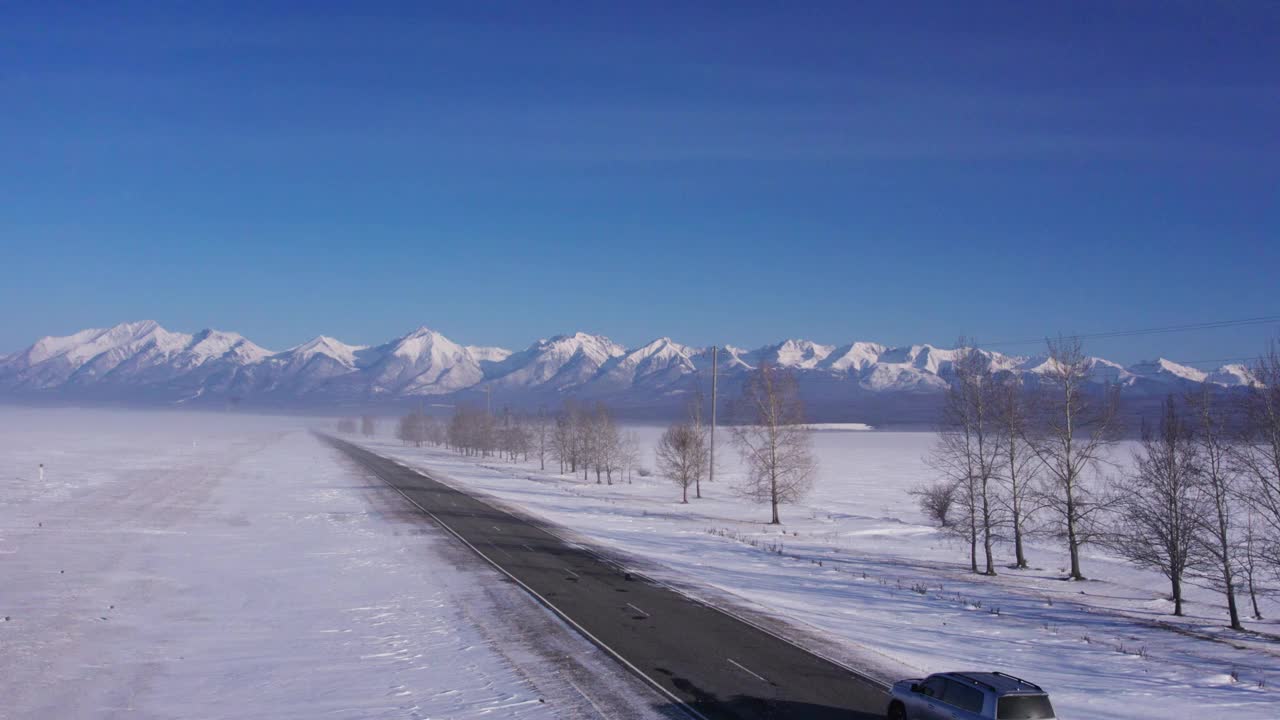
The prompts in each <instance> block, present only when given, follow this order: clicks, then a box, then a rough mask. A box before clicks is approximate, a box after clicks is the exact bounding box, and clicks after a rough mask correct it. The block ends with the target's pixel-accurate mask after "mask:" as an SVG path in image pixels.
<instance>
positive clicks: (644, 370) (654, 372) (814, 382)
mask: <svg viewBox="0 0 1280 720" xmlns="http://www.w3.org/2000/svg"><path fill="white" fill-rule="evenodd" d="M983 353H984V354H985V355H986V356H987V357H988V358H989V359H990V362H991V364H992V366H993V368H995V369H996V370H1000V371H1008V372H1012V373H1017V374H1021V375H1024V376H1026V377H1028V378H1030V379H1031V380H1032V381H1034V380H1035V379H1037V378H1038V376H1040V375H1042V374H1043V373H1044V372H1045V371H1046V370H1047V369H1049V367H1050V361H1049V360H1048V359H1047V358H1044V357H1018V356H1010V355H1004V354H1001V353H996V352H991V351H983ZM955 357H956V350H953V349H947V348H939V347H935V346H933V345H927V344H924V345H908V346H901V347H889V346H886V345H882V344H879V343H872V342H851V343H848V344H845V345H839V346H836V345H823V344H820V343H815V342H812V341H809V340H800V339H788V340H784V341H782V342H780V343H777V344H774V345H768V346H765V347H762V348H757V349H754V350H744V349H742V348H737V347H734V346H732V345H725V346H723V347H722V348H721V350H720V353H719V372H720V373H721V375H722V376H723V377H725V379H726V380H727V381H730V382H732V381H733V379H734V378H735V377H740V376H741V375H742V374H743V373H744V372H746V371H748V370H750V369H752V368H754V367H756V366H758V365H759V364H760V363H761V362H766V361H767V362H772V363H775V364H777V365H779V366H781V367H784V368H788V369H791V370H793V371H794V372H795V373H796V375H797V377H798V378H799V380H800V382H801V388H802V391H803V392H807V393H809V394H810V395H813V396H815V397H817V398H818V399H820V400H823V401H836V400H839V399H841V398H847V397H851V396H855V395H859V394H862V395H866V394H871V395H886V394H892V393H908V394H936V393H938V392H940V391H941V390H943V389H945V388H946V387H947V385H948V382H949V380H948V378H949V377H950V372H951V366H952V363H953V362H954V359H955ZM1091 360H1092V365H1093V369H1094V377H1093V379H1094V380H1095V381H1096V382H1098V383H1102V382H1109V383H1115V384H1118V385H1120V386H1121V387H1123V388H1127V389H1131V390H1132V391H1134V392H1138V393H1140V394H1141V393H1146V394H1156V393H1163V392H1168V391H1170V390H1171V389H1176V388H1183V387H1190V386H1195V385H1200V384H1206V383H1207V384H1210V385H1215V386H1221V387H1236V386H1241V385H1247V384H1249V383H1250V382H1252V378H1251V376H1250V374H1249V371H1248V369H1247V368H1245V367H1243V366H1241V365H1224V366H1223V367H1221V368H1218V369H1217V370H1214V371H1211V372H1206V371H1203V370H1198V369H1196V368H1192V367H1187V366H1185V365H1180V364H1178V363H1175V362H1172V361H1170V360H1166V359H1163V358H1160V359H1157V360H1153V361H1146V362H1141V363H1137V364H1135V365H1131V366H1128V367H1124V366H1122V365H1120V364H1118V363H1114V362H1111V361H1108V360H1105V359H1102V358H1092V359H1091ZM711 369H712V368H711V351H710V349H707V348H697V347H691V346H688V345H683V344H680V343H678V342H676V341H674V340H672V339H671V338H666V337H663V338H658V339H657V340H654V341H652V342H650V343H647V344H645V345H642V346H640V347H637V348H626V347H624V346H622V345H620V344H618V343H615V342H613V341H612V340H610V339H609V338H607V337H604V336H602V335H593V334H589V333H582V332H579V333H575V334H572V335H557V336H555V337H551V338H548V339H543V340H539V341H537V342H535V343H533V344H532V345H530V346H529V347H528V348H526V349H524V350H520V351H516V352H512V351H510V350H506V349H503V348H497V347H475V346H463V345H460V344H458V343H455V342H454V341H452V340H450V339H449V338H447V337H445V336H444V335H442V334H440V333H438V332H436V331H434V330H431V329H430V328H427V327H425V326H423V327H419V328H417V329H416V330H414V331H412V332H410V333H407V334H405V335H403V336H401V337H398V338H395V339H393V340H390V341H388V342H386V343H383V344H381V345H377V346H363V345H349V344H346V343H344V342H342V341H340V340H337V339H334V338H331V337H327V336H323V335H321V336H318V337H316V338H314V339H312V340H310V341H308V342H305V343H302V344H300V345H297V346H295V347H292V348H289V349H287V350H283V351H280V352H273V351H271V350H267V349H265V348H262V347H260V346H258V345H256V344H254V343H252V342H251V341H249V340H247V339H246V338H244V337H243V336H241V335H238V334H236V333H231V332H223V331H218V330H202V331H200V332H198V333H195V334H186V333H178V332H171V331H169V330H166V329H165V328H163V327H161V326H160V325H159V324H158V323H156V322H155V321H150V320H147V321H141V322H131V323H122V324H120V325H116V326H114V327H111V328H106V329H89V330H82V331H80V332H77V333H74V334H72V335H66V336H62V337H45V338H41V339H39V340H37V341H36V342H35V343H33V344H32V345H31V346H30V347H28V348H26V349H25V350H22V351H19V352H16V353H11V354H9V355H5V356H0V393H3V394H6V395H12V396H41V395H47V396H56V397H63V398H72V399H75V398H78V397H85V398H90V399H91V398H98V397H104V398H112V399H132V398H133V397H134V396H142V397H145V398H147V399H154V400H160V401H169V402H180V401H185V400H189V399H192V398H200V399H202V400H205V401H208V400H219V401H225V400H228V399H249V398H252V399H256V400H262V401H265V402H268V403H276V404H289V403H297V402H311V401H316V402H320V401H324V402H333V401H338V402H347V403H360V402H370V401H376V400H386V399H397V398H413V397H422V396H441V395H452V394H455V393H460V392H464V391H497V392H499V393H501V394H504V395H506V396H511V395H513V394H514V395H521V394H530V395H539V396H545V395H548V394H552V395H556V394H574V395H580V396H584V397H593V398H611V399H615V400H621V401H623V402H631V403H645V402H651V401H654V400H656V399H660V398H663V397H670V396H672V395H680V394H683V393H687V392H690V391H692V390H693V389H695V388H697V387H700V386H701V385H703V384H705V382H706V380H707V378H709V376H710V373H711Z"/></svg>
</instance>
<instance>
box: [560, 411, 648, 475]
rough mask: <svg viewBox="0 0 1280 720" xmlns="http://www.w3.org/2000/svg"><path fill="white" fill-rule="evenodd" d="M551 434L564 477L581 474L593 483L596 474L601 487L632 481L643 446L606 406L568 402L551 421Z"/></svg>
mask: <svg viewBox="0 0 1280 720" xmlns="http://www.w3.org/2000/svg"><path fill="white" fill-rule="evenodd" d="M543 417H545V415H544V416H543ZM548 431H549V432H548V438H547V440H548V441H547V444H546V447H547V451H548V454H549V455H550V457H551V458H553V459H555V460H556V461H557V462H559V464H560V472H561V473H562V474H563V473H575V474H576V473H579V472H581V473H582V478H583V479H584V480H589V479H590V478H591V475H592V473H594V475H595V481H596V482H597V483H599V484H605V483H607V484H609V485H612V484H613V482H614V480H615V479H617V480H619V481H621V480H623V479H624V478H625V479H626V481H627V482H631V480H632V473H633V471H634V469H635V467H636V466H637V465H638V464H639V462H640V444H639V442H638V440H637V439H636V436H635V434H634V433H625V434H624V433H623V432H622V431H621V430H620V428H619V427H618V423H617V421H616V420H615V419H614V416H613V412H612V411H611V410H610V409H609V408H608V406H606V405H605V404H603V403H595V404H594V405H583V404H579V403H576V402H573V401H571V400H570V401H566V402H565V403H564V405H563V406H562V407H561V409H560V411H559V412H557V413H556V414H555V416H554V418H551V421H550V423H549V426H548ZM544 467H545V465H544Z"/></svg>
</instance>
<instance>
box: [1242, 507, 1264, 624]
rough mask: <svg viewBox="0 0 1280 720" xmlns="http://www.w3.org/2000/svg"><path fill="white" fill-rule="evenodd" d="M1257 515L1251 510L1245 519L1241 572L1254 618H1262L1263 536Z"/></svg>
mask: <svg viewBox="0 0 1280 720" xmlns="http://www.w3.org/2000/svg"><path fill="white" fill-rule="evenodd" d="M1257 527H1258V522H1257V515H1256V514H1255V513H1254V512H1253V511H1250V512H1249V514H1248V516H1247V519H1246V520H1245V525H1244V532H1243V534H1242V536H1241V539H1240V555H1239V558H1240V573H1241V574H1242V575H1243V576H1244V581H1245V587H1246V588H1247V589H1248V591H1249V602H1250V603H1251V604H1252V605H1253V619H1254V620H1261V619H1262V610H1261V609H1259V608H1258V596H1259V595H1262V594H1264V592H1265V590H1264V588H1263V585H1262V568H1261V565H1262V564H1263V559H1262V552H1261V548H1262V538H1261V537H1260V535H1259V533H1258V531H1257Z"/></svg>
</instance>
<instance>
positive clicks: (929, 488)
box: [910, 480, 958, 529]
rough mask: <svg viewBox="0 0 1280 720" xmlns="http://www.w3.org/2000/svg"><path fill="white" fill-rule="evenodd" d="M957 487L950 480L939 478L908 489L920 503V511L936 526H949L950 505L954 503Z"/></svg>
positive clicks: (946, 527)
mask: <svg viewBox="0 0 1280 720" xmlns="http://www.w3.org/2000/svg"><path fill="white" fill-rule="evenodd" d="M957 490H958V488H957V485H956V483H955V482H954V481H952V480H939V481H937V482H934V483H930V484H927V485H921V486H919V487H917V488H914V489H912V490H911V491H910V494H911V495H913V496H915V498H916V502H918V503H919V504H920V512H922V513H924V515H925V517H927V518H929V519H930V520H932V521H933V522H935V523H937V525H938V527H940V528H943V529H948V528H950V527H951V507H952V506H953V505H955V501H956V492H957Z"/></svg>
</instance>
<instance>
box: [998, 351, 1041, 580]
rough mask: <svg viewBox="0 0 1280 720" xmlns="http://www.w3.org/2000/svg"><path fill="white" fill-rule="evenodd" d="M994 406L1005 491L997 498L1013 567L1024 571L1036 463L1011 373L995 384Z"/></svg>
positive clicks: (1022, 396)
mask: <svg viewBox="0 0 1280 720" xmlns="http://www.w3.org/2000/svg"><path fill="white" fill-rule="evenodd" d="M995 404H996V427H997V432H998V433H999V434H1000V436H1001V443H1000V445H1001V450H1002V451H1003V454H1004V457H1003V460H1002V462H1001V463H1000V465H999V466H1000V468H1001V470H1002V472H1001V473H1000V475H1001V480H1003V481H1004V483H1005V485H1006V490H1007V491H1006V492H1004V493H1001V495H1000V498H1001V501H1002V503H1003V504H1004V506H1005V509H1006V510H1007V512H1008V514H1009V526H1010V528H1011V529H1012V530H1013V556H1014V567H1016V568H1018V569H1020V570H1025V569H1026V568H1027V566H1028V563H1027V553H1026V549H1025V543H1024V540H1025V538H1026V531H1025V528H1026V525H1027V523H1028V521H1029V520H1030V519H1031V517H1032V515H1033V514H1034V512H1035V510H1036V508H1035V503H1034V492H1033V491H1034V489H1035V481H1036V477H1037V470H1038V462H1037V461H1036V457H1035V453H1033V452H1032V451H1031V447H1030V442H1029V440H1028V438H1029V433H1030V432H1031V430H1032V426H1031V415H1032V411H1031V409H1030V408H1029V407H1028V406H1027V393H1026V391H1025V390H1024V388H1023V386H1022V381H1021V380H1020V379H1019V378H1018V376H1017V375H1015V374H1013V373H1010V374H1009V375H1008V376H1007V377H1005V378H1003V379H1001V380H1000V381H998V383H997V385H996V392H995Z"/></svg>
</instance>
